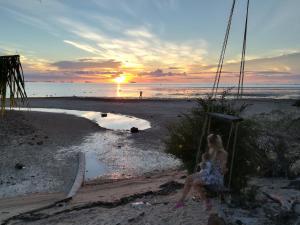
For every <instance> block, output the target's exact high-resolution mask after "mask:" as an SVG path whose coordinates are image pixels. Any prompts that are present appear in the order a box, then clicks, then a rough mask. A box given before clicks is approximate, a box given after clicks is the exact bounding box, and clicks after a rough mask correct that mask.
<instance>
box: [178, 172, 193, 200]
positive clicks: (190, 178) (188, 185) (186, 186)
mask: <svg viewBox="0 0 300 225" xmlns="http://www.w3.org/2000/svg"><path fill="white" fill-rule="evenodd" d="M193 182H194V178H193V176H192V175H190V176H188V177H187V178H186V180H185V184H184V188H183V192H182V196H181V198H180V199H179V202H184V200H185V198H186V196H187V195H188V193H189V192H190V190H191V187H192V185H193Z"/></svg>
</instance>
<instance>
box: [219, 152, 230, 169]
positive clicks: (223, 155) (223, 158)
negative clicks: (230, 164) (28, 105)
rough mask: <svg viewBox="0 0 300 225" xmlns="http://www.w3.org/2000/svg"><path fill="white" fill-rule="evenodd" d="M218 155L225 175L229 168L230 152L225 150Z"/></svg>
mask: <svg viewBox="0 0 300 225" xmlns="http://www.w3.org/2000/svg"><path fill="white" fill-rule="evenodd" d="M217 157H218V160H219V161H220V164H221V165H220V166H221V170H222V173H223V175H225V174H226V173H227V172H228V169H227V158H228V153H227V152H225V151H224V152H220V153H219V154H218V156H217Z"/></svg>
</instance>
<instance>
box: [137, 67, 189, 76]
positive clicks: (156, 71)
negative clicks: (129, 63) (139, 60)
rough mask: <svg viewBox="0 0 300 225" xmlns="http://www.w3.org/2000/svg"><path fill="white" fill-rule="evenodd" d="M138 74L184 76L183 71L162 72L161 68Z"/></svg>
mask: <svg viewBox="0 0 300 225" xmlns="http://www.w3.org/2000/svg"><path fill="white" fill-rule="evenodd" d="M139 75H146V76H152V77H171V76H186V75H187V74H186V73H185V72H183V73H173V72H164V71H163V70H162V69H157V70H154V71H152V72H142V73H140V74H139Z"/></svg>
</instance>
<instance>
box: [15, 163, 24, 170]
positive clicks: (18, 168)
mask: <svg viewBox="0 0 300 225" xmlns="http://www.w3.org/2000/svg"><path fill="white" fill-rule="evenodd" d="M24 168H25V165H24V164H22V163H16V165H15V169H17V170H21V169H24Z"/></svg>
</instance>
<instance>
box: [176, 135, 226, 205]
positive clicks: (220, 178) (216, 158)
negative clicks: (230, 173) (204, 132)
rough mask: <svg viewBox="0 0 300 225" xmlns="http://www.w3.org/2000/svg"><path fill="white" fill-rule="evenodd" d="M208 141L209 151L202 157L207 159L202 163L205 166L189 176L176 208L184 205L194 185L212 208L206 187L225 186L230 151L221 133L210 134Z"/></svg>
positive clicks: (219, 188)
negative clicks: (224, 144) (226, 148)
mask: <svg viewBox="0 0 300 225" xmlns="http://www.w3.org/2000/svg"><path fill="white" fill-rule="evenodd" d="M207 143H208V153H204V156H203V157H202V160H205V161H204V162H202V165H203V163H204V167H203V166H202V167H203V168H201V170H200V172H196V173H194V174H192V175H189V176H188V177H187V179H186V181H185V185H184V189H183V193H182V196H181V198H180V200H179V201H178V203H177V204H176V208H180V207H183V206H184V200H185V198H186V196H187V195H188V193H189V192H190V190H191V188H192V187H194V188H195V190H197V191H198V192H199V194H200V196H201V197H202V198H203V199H204V200H205V204H206V209H207V210H211V208H212V205H211V202H210V200H209V199H208V198H207V197H206V195H205V190H204V188H205V187H209V189H211V190H213V191H218V190H221V189H222V188H223V187H224V175H225V173H226V172H227V167H226V164H227V156H228V153H227V152H226V151H225V149H224V147H223V143H222V138H221V136H220V135H216V134H210V135H208V136H207ZM206 166H208V167H209V168H208V167H206ZM208 169H209V170H208Z"/></svg>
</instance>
